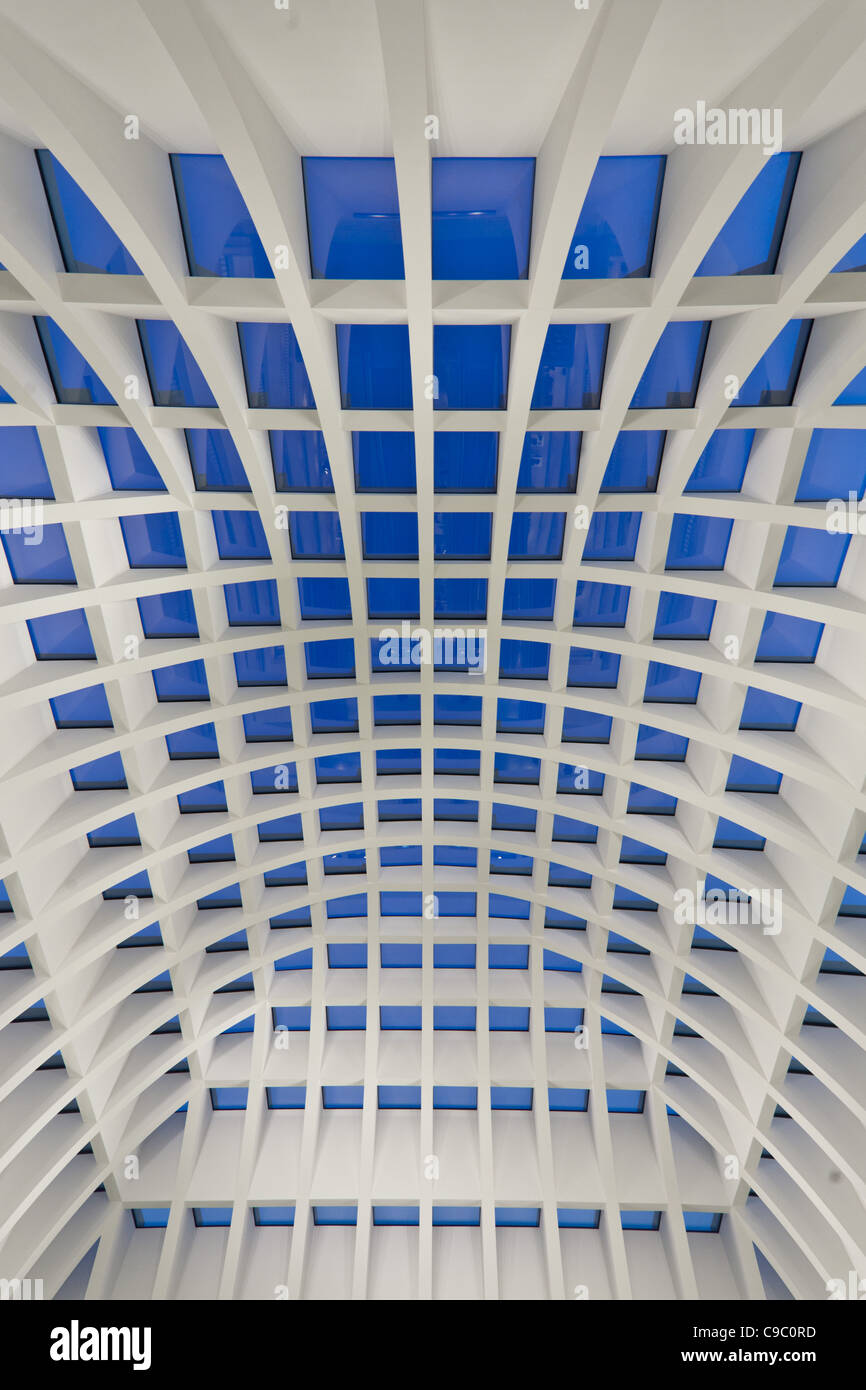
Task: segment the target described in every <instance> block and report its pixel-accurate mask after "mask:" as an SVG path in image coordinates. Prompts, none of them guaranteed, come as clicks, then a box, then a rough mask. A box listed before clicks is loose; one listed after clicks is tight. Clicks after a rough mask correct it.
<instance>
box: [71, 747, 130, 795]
mask: <svg viewBox="0 0 866 1390" xmlns="http://www.w3.org/2000/svg"><path fill="white" fill-rule="evenodd" d="M69 776H70V777H71V779H72V785H73V787H74V788H75V790H76V791H99V790H103V789H108V788H117V789H122V788H125V787H126V785H127V782H126V773H125V772H124V769H123V759H122V758H121V756H120V754H119V753H108V754H106V756H105V757H104V758H93V759H91V761H90V762H87V763H80V764H79V765H78V767H71V768H70V769H69Z"/></svg>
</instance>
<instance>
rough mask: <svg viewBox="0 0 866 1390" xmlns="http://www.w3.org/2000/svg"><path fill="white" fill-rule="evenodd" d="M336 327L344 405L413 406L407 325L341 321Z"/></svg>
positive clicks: (349, 407)
mask: <svg viewBox="0 0 866 1390" xmlns="http://www.w3.org/2000/svg"><path fill="white" fill-rule="evenodd" d="M336 331H337V364H338V367H339V372H340V395H341V400H342V404H343V409H344V410H411V408H412V369H411V364H410V361H409V329H408V327H407V325H406V324H405V323H338V324H337V330H336ZM434 332H435V330H434Z"/></svg>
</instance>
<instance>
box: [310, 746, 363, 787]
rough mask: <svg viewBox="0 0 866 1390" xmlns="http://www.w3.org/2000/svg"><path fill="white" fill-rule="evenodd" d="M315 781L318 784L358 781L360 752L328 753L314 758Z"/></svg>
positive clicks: (359, 775)
mask: <svg viewBox="0 0 866 1390" xmlns="http://www.w3.org/2000/svg"><path fill="white" fill-rule="evenodd" d="M315 763H316V782H317V783H318V785H319V786H324V785H327V784H328V783H329V782H360V780H361V754H360V753H330V754H328V755H327V756H325V757H321V758H316V760H315Z"/></svg>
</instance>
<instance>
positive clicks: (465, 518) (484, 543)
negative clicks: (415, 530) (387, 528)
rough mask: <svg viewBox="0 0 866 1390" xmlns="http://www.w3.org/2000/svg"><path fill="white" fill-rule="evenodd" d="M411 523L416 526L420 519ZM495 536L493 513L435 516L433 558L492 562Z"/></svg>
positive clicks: (450, 513)
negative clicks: (492, 539)
mask: <svg viewBox="0 0 866 1390" xmlns="http://www.w3.org/2000/svg"><path fill="white" fill-rule="evenodd" d="M386 515H387V514H386ZM390 515H391V517H392V518H393V516H394V513H391V514H390ZM412 520H413V521H415V522H416V523H417V517H414V516H413V517H412ZM392 525H393V520H392ZM492 534H493V516H492V514H491V513H490V512H434V513H433V554H434V555H435V557H436V558H437V559H439V560H489V559H490V540H491V536H492ZM417 554H418V547H417V544H416V547H415V555H416V556H417Z"/></svg>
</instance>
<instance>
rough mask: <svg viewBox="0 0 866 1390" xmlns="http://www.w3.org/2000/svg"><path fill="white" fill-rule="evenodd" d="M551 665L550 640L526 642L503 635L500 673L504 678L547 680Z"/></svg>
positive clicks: (500, 647) (500, 644) (500, 652)
mask: <svg viewBox="0 0 866 1390" xmlns="http://www.w3.org/2000/svg"><path fill="white" fill-rule="evenodd" d="M549 665H550V644H549V643H548V642H526V641H520V640H517V639H516V638H511V637H503V638H502V640H501V642H500V643H499V675H500V679H502V680H509V679H512V680H546V679H547V672H548V667H549Z"/></svg>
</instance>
